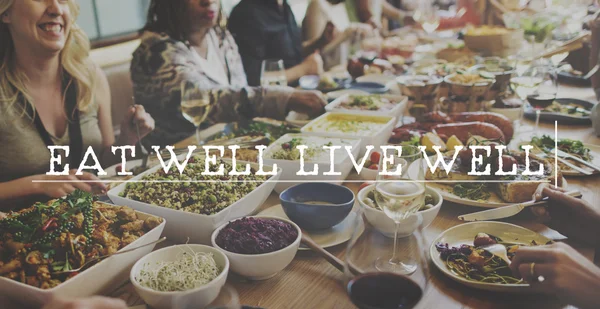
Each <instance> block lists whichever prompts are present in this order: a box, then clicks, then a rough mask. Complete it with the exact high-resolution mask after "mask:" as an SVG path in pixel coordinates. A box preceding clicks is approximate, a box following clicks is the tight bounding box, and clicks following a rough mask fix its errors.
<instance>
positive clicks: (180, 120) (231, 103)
mask: <svg viewBox="0 0 600 309" xmlns="http://www.w3.org/2000/svg"><path fill="white" fill-rule="evenodd" d="M211 31H212V33H210V35H213V36H214V37H216V38H218V41H219V47H220V48H219V49H220V51H221V54H220V56H221V57H222V59H223V63H224V66H225V67H226V68H227V71H226V73H227V75H228V76H229V80H230V84H229V85H223V84H222V83H220V82H218V81H217V80H215V79H213V78H211V76H210V74H207V72H206V68H205V65H203V64H202V63H201V61H199V60H198V56H197V54H195V51H194V50H193V48H192V47H191V46H189V45H188V44H186V43H185V42H182V41H177V40H174V39H173V38H171V37H169V36H168V35H166V34H158V33H153V32H147V33H145V34H144V35H143V36H142V43H141V44H140V46H139V47H138V48H137V49H136V51H135V52H134V53H133V59H132V62H131V79H132V81H133V88H134V95H135V102H136V103H137V104H142V105H143V106H144V108H145V109H146V111H147V112H148V113H150V115H151V116H152V117H153V118H154V120H155V122H156V128H155V130H154V131H153V132H152V133H150V134H149V135H148V136H147V137H146V138H144V140H145V144H146V146H148V145H159V146H166V145H173V144H174V143H177V142H179V141H181V140H183V139H185V138H188V137H189V136H191V135H193V134H194V130H195V126H194V124H192V123H191V122H190V121H188V120H187V119H186V118H184V116H183V115H182V113H181V90H180V88H181V84H182V82H184V81H185V82H190V83H194V84H195V85H196V86H197V87H198V89H200V90H201V91H202V92H203V93H207V95H209V96H210V99H209V102H210V103H209V105H208V106H207V107H205V109H206V110H205V111H204V112H203V114H204V115H206V117H205V119H204V120H203V122H202V124H201V128H205V127H208V126H209V125H210V124H213V123H217V122H233V121H238V120H242V119H252V118H254V117H268V118H273V119H278V120H283V119H285V116H286V113H287V111H288V110H287V102H288V99H289V97H290V95H291V93H292V92H293V89H292V88H289V87H277V86H269V87H249V86H248V83H247V81H246V74H245V73H244V67H243V65H242V60H241V57H240V54H239V52H238V48H237V45H236V44H235V41H234V39H233V37H232V36H231V34H230V33H229V32H228V31H226V30H220V29H213V30H211ZM206 37H207V39H210V38H209V35H207V36H206Z"/></svg>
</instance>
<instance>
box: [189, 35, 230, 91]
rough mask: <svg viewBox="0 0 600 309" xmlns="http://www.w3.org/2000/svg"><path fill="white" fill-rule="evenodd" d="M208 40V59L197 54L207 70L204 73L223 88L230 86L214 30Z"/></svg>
mask: <svg viewBox="0 0 600 309" xmlns="http://www.w3.org/2000/svg"><path fill="white" fill-rule="evenodd" d="M207 40H208V46H207V49H208V50H207V54H206V58H204V57H202V56H200V54H198V53H197V52H196V53H195V54H196V55H197V56H198V59H199V61H200V64H201V65H202V67H204V68H205V70H204V71H205V72H206V74H207V75H208V76H209V77H210V78H212V79H214V80H215V81H217V82H218V83H219V84H221V85H223V86H229V78H227V72H225V63H224V58H223V56H222V55H221V50H220V49H219V45H218V43H217V42H218V40H217V37H216V34H215V32H214V31H213V30H210V31H209V32H208V36H207ZM194 51H195V49H194Z"/></svg>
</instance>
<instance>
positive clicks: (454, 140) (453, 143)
mask: <svg viewBox="0 0 600 309" xmlns="http://www.w3.org/2000/svg"><path fill="white" fill-rule="evenodd" d="M457 146H459V147H460V146H464V145H463V143H462V142H461V141H460V140H459V139H458V137H456V135H452V136H450V138H448V141H447V142H446V149H449V150H452V149H454V148H455V147H457Z"/></svg>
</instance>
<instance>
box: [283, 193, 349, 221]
mask: <svg viewBox="0 0 600 309" xmlns="http://www.w3.org/2000/svg"><path fill="white" fill-rule="evenodd" d="M279 200H281V206H282V207H283V210H284V211H285V214H286V215H287V216H288V217H289V218H290V220H292V221H294V223H296V224H298V226H300V227H301V228H303V229H306V230H323V229H328V228H330V227H332V226H334V225H336V224H338V223H340V222H342V221H343V220H344V219H345V218H346V217H347V216H348V214H349V213H350V211H352V207H353V206H354V192H352V190H350V189H348V188H346V187H344V186H340V185H334V184H330V183H303V184H299V185H296V186H293V187H290V188H288V189H286V190H285V191H283V192H281V194H279ZM310 202H325V203H330V204H309V203H310Z"/></svg>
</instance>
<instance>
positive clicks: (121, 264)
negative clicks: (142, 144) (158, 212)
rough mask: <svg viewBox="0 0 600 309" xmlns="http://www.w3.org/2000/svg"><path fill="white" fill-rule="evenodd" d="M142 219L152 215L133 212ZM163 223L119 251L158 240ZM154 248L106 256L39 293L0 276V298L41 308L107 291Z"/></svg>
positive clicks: (37, 290)
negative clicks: (53, 300)
mask: <svg viewBox="0 0 600 309" xmlns="http://www.w3.org/2000/svg"><path fill="white" fill-rule="evenodd" d="M136 214H137V215H138V217H139V218H140V219H141V220H145V219H146V218H148V217H154V216H152V215H149V214H146V213H143V212H139V211H136ZM165 224H166V222H165V220H163V222H162V223H161V224H160V225H159V226H157V227H155V228H154V229H152V230H150V231H148V232H147V233H146V234H144V235H143V236H142V237H140V238H138V239H137V240H136V241H134V242H132V243H131V244H129V245H128V246H126V247H124V248H123V249H121V250H119V251H122V250H126V249H130V248H135V247H138V246H141V245H143V244H147V243H150V242H153V241H155V240H158V238H159V237H160V235H161V234H162V232H163V229H164V228H165ZM153 248H154V246H148V247H145V248H140V249H138V250H135V251H132V252H128V253H123V254H119V255H116V256H112V257H109V258H107V259H105V260H103V261H101V262H99V263H98V264H96V265H94V266H91V267H90V268H88V269H86V270H84V271H83V272H81V273H80V274H79V275H77V276H75V277H73V278H71V279H69V280H67V281H65V282H63V283H61V284H59V285H58V286H56V287H54V288H52V289H48V290H42V289H39V288H36V287H33V286H30V285H27V284H24V283H21V282H17V281H14V280H10V279H7V278H4V277H0V295H4V296H6V297H8V298H12V299H14V300H15V301H19V302H22V303H23V304H25V305H29V306H32V307H34V308H35V307H41V306H42V305H44V304H47V303H48V301H49V300H50V299H51V298H53V297H64V298H74V297H87V296H92V295H98V294H102V293H105V292H110V291H111V290H112V289H114V287H115V286H118V285H119V284H121V283H123V282H125V281H127V278H128V276H129V270H130V269H131V266H133V264H134V263H135V262H136V261H137V260H139V259H140V258H141V257H143V256H144V255H146V254H148V253H150V252H151V251H152V249H153Z"/></svg>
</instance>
